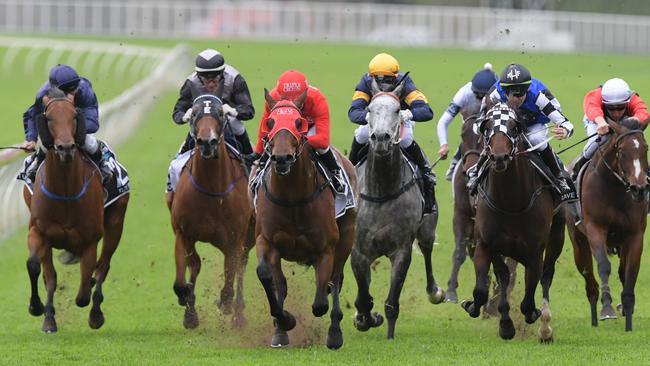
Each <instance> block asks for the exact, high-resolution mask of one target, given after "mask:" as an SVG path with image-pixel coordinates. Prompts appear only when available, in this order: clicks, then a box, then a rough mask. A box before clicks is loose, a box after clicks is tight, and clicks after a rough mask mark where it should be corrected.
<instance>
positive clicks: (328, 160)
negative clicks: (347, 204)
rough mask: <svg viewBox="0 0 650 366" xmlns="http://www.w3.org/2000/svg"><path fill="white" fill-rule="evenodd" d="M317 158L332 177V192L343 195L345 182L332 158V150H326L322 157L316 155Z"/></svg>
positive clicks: (334, 159) (339, 168)
mask: <svg viewBox="0 0 650 366" xmlns="http://www.w3.org/2000/svg"><path fill="white" fill-rule="evenodd" d="M318 158H319V159H320V161H321V162H322V163H323V164H324V165H325V167H326V168H327V170H329V171H330V173H331V176H332V186H333V187H334V190H335V191H336V192H337V193H341V194H343V193H345V182H344V180H343V172H342V171H341V167H339V164H338V162H337V161H336V158H335V157H334V152H333V151H332V148H329V149H327V151H326V152H325V153H324V154H322V155H320V154H318Z"/></svg>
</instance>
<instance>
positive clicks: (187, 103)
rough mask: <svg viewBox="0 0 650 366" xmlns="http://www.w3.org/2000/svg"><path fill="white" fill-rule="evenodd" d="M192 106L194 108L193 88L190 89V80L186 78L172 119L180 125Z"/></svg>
mask: <svg viewBox="0 0 650 366" xmlns="http://www.w3.org/2000/svg"><path fill="white" fill-rule="evenodd" d="M190 108H192V90H191V89H190V81H189V80H187V79H186V80H185V83H183V86H182V87H181V90H180V92H179V97H178V100H177V101H176V104H175V105H174V110H173V111H172V119H173V120H174V122H175V123H176V124H179V125H182V124H184V123H185V122H183V116H184V115H185V112H187V110H188V109H190Z"/></svg>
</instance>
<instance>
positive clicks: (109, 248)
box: [88, 195, 129, 329]
mask: <svg viewBox="0 0 650 366" xmlns="http://www.w3.org/2000/svg"><path fill="white" fill-rule="evenodd" d="M128 200H129V197H128V195H125V196H122V197H121V198H120V199H119V200H118V201H116V202H114V203H113V204H112V205H110V206H109V207H108V208H107V209H106V211H105V212H104V240H103V244H102V253H101V255H100V256H99V260H98V262H97V268H96V269H95V281H96V284H95V292H94V293H93V298H92V299H93V307H92V309H91V310H90V317H89V318H88V324H89V325H90V327H91V328H92V329H99V328H100V327H101V326H102V325H103V324H104V314H103V312H102V309H101V304H102V302H104V293H103V291H102V288H103V284H104V281H105V280H106V277H107V276H108V271H109V270H110V266H111V258H113V254H115V250H117V246H118V244H119V243H120V239H121V238H122V230H123V228H124V214H125V213H126V205H127V203H128Z"/></svg>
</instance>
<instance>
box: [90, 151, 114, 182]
mask: <svg viewBox="0 0 650 366" xmlns="http://www.w3.org/2000/svg"><path fill="white" fill-rule="evenodd" d="M88 156H89V157H90V159H91V160H92V161H93V162H94V163H95V164H96V165H97V167H98V168H99V171H100V172H101V175H102V184H103V185H106V183H108V181H109V180H110V179H111V177H113V170H112V169H111V167H110V166H109V165H108V162H107V161H106V160H105V159H104V154H103V153H102V145H101V143H100V144H99V147H98V148H97V151H95V152H94V153H93V154H88Z"/></svg>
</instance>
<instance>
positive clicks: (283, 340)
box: [271, 329, 289, 348]
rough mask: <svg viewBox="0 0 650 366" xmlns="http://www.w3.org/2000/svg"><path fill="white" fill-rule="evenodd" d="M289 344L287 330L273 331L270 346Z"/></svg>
mask: <svg viewBox="0 0 650 366" xmlns="http://www.w3.org/2000/svg"><path fill="white" fill-rule="evenodd" d="M288 345H289V336H288V335H287V332H285V331H282V330H277V329H276V331H275V333H273V338H271V347H272V348H282V347H286V346H288Z"/></svg>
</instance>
